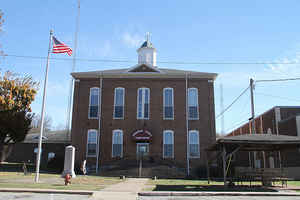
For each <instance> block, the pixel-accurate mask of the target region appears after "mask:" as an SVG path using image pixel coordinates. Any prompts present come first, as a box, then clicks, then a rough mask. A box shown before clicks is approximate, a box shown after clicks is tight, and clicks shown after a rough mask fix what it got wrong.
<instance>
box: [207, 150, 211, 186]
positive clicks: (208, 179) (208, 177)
mask: <svg viewBox="0 0 300 200" xmlns="http://www.w3.org/2000/svg"><path fill="white" fill-rule="evenodd" d="M206 174H207V183H208V184H209V183H210V174H209V159H208V151H206Z"/></svg>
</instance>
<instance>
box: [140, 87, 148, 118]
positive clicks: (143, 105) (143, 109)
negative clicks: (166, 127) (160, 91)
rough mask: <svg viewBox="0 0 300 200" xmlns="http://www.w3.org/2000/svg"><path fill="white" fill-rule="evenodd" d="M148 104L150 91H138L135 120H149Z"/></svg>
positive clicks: (144, 89)
mask: <svg viewBox="0 0 300 200" xmlns="http://www.w3.org/2000/svg"><path fill="white" fill-rule="evenodd" d="M149 103H150V90H149V88H139V89H138V99H137V118H138V119H149Z"/></svg>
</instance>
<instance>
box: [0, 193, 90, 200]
mask: <svg viewBox="0 0 300 200" xmlns="http://www.w3.org/2000/svg"><path fill="white" fill-rule="evenodd" d="M0 199H5V200H15V199H17V200H41V199H42V200H85V199H90V198H89V196H88V195H78V194H76V195H74V194H42V193H11V192H0Z"/></svg>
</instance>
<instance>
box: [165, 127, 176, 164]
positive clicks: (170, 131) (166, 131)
mask: <svg viewBox="0 0 300 200" xmlns="http://www.w3.org/2000/svg"><path fill="white" fill-rule="evenodd" d="M168 132H169V133H172V144H173V145H172V156H171V157H169V156H168V157H166V156H165V134H166V133H168ZM174 145H175V144H174V131H172V130H164V132H163V158H174Z"/></svg>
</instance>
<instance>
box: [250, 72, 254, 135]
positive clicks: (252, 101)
mask: <svg viewBox="0 0 300 200" xmlns="http://www.w3.org/2000/svg"><path fill="white" fill-rule="evenodd" d="M253 90H254V80H253V79H252V78H250V92H251V127H252V128H251V133H252V134H255V119H254V117H255V114H254V96H253Z"/></svg>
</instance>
